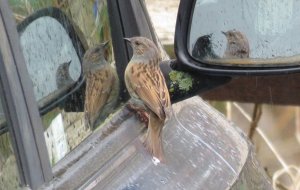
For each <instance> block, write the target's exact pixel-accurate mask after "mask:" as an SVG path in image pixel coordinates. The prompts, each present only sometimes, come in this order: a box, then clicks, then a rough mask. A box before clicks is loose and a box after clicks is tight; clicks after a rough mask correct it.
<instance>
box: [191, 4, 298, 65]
mask: <svg viewBox="0 0 300 190" xmlns="http://www.w3.org/2000/svg"><path fill="white" fill-rule="evenodd" d="M299 7H300V1H296V0H252V1H241V0H222V1H221V0H196V1H195V7H194V12H193V13H192V15H193V18H192V22H191V25H190V33H189V37H188V50H189V53H190V55H191V56H192V57H193V58H195V59H197V60H199V61H201V62H205V63H210V64H222V65H224V64H225V65H232V64H234V65H235V66H236V65H238V66H243V65H246V66H251V65H254V66H257V65H259V64H260V65H264V64H267V65H268V66H269V65H271V66H273V65H276V66H278V65H287V64H288V65H291V64H298V63H299V62H300V55H299V53H300V37H299V33H300V12H299V11H298V8H299Z"/></svg>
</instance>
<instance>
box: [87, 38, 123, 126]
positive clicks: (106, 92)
mask: <svg viewBox="0 0 300 190" xmlns="http://www.w3.org/2000/svg"><path fill="white" fill-rule="evenodd" d="M107 48H108V42H106V43H102V44H100V45H96V46H94V47H92V48H90V49H88V50H87V51H86V53H85V54H84V57H83V73H84V76H85V78H86V89H85V103H84V113H85V126H86V127H89V128H90V129H95V128H96V127H97V126H98V125H99V124H100V123H101V121H103V120H104V119H105V118H106V117H107V116H108V115H109V114H110V113H111V112H112V111H113V110H114V108H115V106H116V104H117V101H118V95H119V79H118V76H117V73H116V70H115V69H114V68H113V67H112V66H111V65H110V64H109V63H108V62H107V60H106V57H105V52H106V50H107Z"/></svg>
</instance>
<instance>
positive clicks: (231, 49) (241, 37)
mask: <svg viewBox="0 0 300 190" xmlns="http://www.w3.org/2000/svg"><path fill="white" fill-rule="evenodd" d="M222 33H223V34H224V35H225V36H226V38H227V47H226V50H225V53H224V55H223V58H249V54H250V47H249V42H248V39H247V37H246V35H245V34H243V33H242V32H240V31H238V30H235V29H233V30H229V31H227V32H222ZM261 115H262V105H261V104H258V103H256V104H254V108H253V113H252V121H251V123H250V129H249V132H248V137H249V139H250V140H252V138H253V135H254V131H255V129H256V127H257V125H258V122H259V120H260V118H261Z"/></svg>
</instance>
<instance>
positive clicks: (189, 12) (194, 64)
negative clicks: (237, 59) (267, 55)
mask: <svg viewBox="0 0 300 190" xmlns="http://www.w3.org/2000/svg"><path fill="white" fill-rule="evenodd" d="M195 3H196V0H181V1H180V4H179V9H178V14H177V21H176V28H175V42H174V51H175V54H176V57H177V59H178V61H176V64H175V65H174V67H175V68H178V69H180V70H187V71H193V72H195V71H196V72H201V73H203V74H208V75H219V76H239V75H240V76H241V75H256V76H259V75H275V74H289V73H297V72H300V60H299V65H287V66H284V67H283V66H282V65H281V66H280V67H274V66H270V67H268V66H264V67H259V66H251V67H250V66H243V67H239V66H228V65H224V66H223V65H213V64H208V63H205V62H203V61H200V60H196V59H195V58H193V57H192V56H191V55H190V54H189V52H188V45H187V44H188V38H189V30H190V25H191V22H192V18H193V12H194V7H195Z"/></svg>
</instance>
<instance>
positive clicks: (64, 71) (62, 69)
mask: <svg viewBox="0 0 300 190" xmlns="http://www.w3.org/2000/svg"><path fill="white" fill-rule="evenodd" d="M71 62H72V60H70V61H68V62H64V63H62V64H60V65H59V67H58V68H57V71H56V75H57V76H60V75H68V74H69V67H70V65H71Z"/></svg>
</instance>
